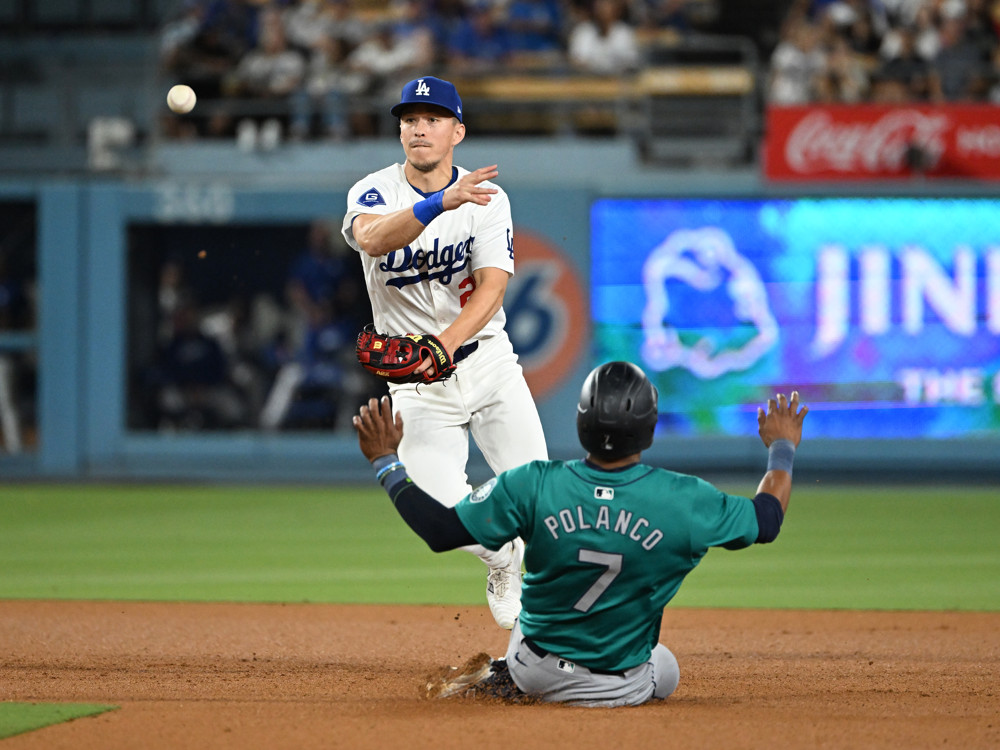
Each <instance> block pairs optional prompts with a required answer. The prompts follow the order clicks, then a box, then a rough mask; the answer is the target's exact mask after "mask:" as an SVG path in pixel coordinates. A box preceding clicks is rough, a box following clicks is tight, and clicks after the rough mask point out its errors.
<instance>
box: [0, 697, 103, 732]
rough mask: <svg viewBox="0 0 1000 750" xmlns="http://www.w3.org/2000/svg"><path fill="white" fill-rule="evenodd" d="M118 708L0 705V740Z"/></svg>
mask: <svg viewBox="0 0 1000 750" xmlns="http://www.w3.org/2000/svg"><path fill="white" fill-rule="evenodd" d="M116 708H118V706H106V705H102V704H98V703H17V702H10V701H4V702H2V703H0V739H4V738H7V737H13V736H14V735H15V734H23V733H24V732H30V731H32V730H33V729H41V728H42V727H47V726H49V725H51V724H59V723H60V722H63V721H70V720H71V719H79V718H81V717H83V716H95V715H96V714H102V713H104V712H105V711H113V710H115V709H116Z"/></svg>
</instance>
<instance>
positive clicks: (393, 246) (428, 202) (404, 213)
mask: <svg viewBox="0 0 1000 750" xmlns="http://www.w3.org/2000/svg"><path fill="white" fill-rule="evenodd" d="M498 174H499V172H498V171H497V165H496V164H494V165H492V166H489V167H481V168H479V169H477V170H476V171H475V172H469V173H468V174H465V175H462V177H461V178H460V179H459V180H456V182H455V184H453V185H451V186H450V187H448V188H446V189H444V190H439V191H438V192H436V193H432V194H431V195H429V196H428V197H427V198H425V199H424V200H422V201H419V202H418V203H416V204H415V205H414V206H412V207H409V208H401V209H399V210H398V211H393V212H392V213H388V214H359V215H358V216H357V217H356V218H355V219H354V222H353V223H352V224H351V232H352V233H353V234H354V239H355V240H356V241H357V243H358V246H359V247H360V248H361V249H362V250H363V251H364V252H365V253H366V254H367V255H370V256H371V257H373V258H379V257H381V256H383V255H388V254H389V253H391V252H394V251H395V250H399V249H400V248H403V247H406V246H407V245H409V244H410V243H411V242H413V241H414V240H416V239H417V237H419V236H420V234H421V233H422V232H423V231H424V229H425V228H426V227H427V225H428V224H430V223H431V222H432V221H434V219H435V218H437V217H438V216H440V215H441V214H442V213H444V212H445V211H453V210H454V209H456V208H458V207H459V206H461V205H463V204H465V203H476V204H478V205H480V206H485V205H486V204H487V203H489V202H490V200H491V199H492V197H493V196H494V195H496V194H497V193H498V192H499V191H498V190H497V189H496V188H494V187H483V186H482V185H480V183H482V182H485V181H486V180H491V179H493V178H494V177H496V176H497V175H498Z"/></svg>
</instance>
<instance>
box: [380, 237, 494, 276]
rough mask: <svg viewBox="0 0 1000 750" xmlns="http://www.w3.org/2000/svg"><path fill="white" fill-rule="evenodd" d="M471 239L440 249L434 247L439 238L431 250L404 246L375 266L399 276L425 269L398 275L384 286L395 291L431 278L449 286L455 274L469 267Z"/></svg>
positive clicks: (436, 238) (436, 245) (472, 239)
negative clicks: (411, 274)
mask: <svg viewBox="0 0 1000 750" xmlns="http://www.w3.org/2000/svg"><path fill="white" fill-rule="evenodd" d="M475 239H476V238H475V237H469V238H468V239H467V240H464V241H460V242H457V243H455V244H454V245H445V246H444V247H443V248H442V247H438V244H439V242H440V239H439V238H438V237H435V238H434V248H433V249H432V250H414V249H413V248H412V247H410V246H409V245H407V246H406V247H404V248H402V249H401V250H393V251H392V252H391V253H389V255H388V257H387V258H386V260H385V261H384V262H382V263H380V264H379V270H381V271H385V272H386V273H403V272H404V271H410V270H413V271H416V270H418V269H420V268H426V270H424V271H420V272H419V273H417V275H415V276H398V277H396V278H394V279H389V280H388V281H387V282H386V285H387V286H394V287H396V288H397V289H399V288H401V287H404V286H409V285H410V284H418V283H420V282H421V281H432V280H435V279H436V280H437V281H440V282H441V283H442V284H450V283H451V280H452V279H453V278H454V277H455V274H456V273H458V272H459V271H462V270H463V269H464V268H465V267H466V266H467V265H469V253H468V250H469V248H470V247H472V243H473V242H474V241H475ZM436 269H440V270H436Z"/></svg>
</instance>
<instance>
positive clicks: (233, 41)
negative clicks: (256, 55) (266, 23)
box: [195, 0, 268, 53]
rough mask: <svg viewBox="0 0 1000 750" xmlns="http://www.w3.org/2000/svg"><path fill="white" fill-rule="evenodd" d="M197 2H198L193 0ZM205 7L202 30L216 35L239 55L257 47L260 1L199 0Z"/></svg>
mask: <svg viewBox="0 0 1000 750" xmlns="http://www.w3.org/2000/svg"><path fill="white" fill-rule="evenodd" d="M195 1H198V0H195ZM201 2H202V3H203V4H204V5H205V16H204V19H203V21H202V28H203V29H204V30H206V31H210V32H212V33H213V34H217V35H218V36H219V37H220V39H221V40H222V41H223V43H224V44H225V45H226V46H227V47H232V48H233V49H237V50H239V51H240V52H241V53H242V52H246V51H247V50H249V49H252V48H253V47H254V46H256V45H257V40H258V38H259V36H260V34H259V24H260V15H261V12H262V11H264V10H266V9H268V4H267V3H266V2H264V1H262V0H201Z"/></svg>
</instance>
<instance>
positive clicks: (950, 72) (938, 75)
mask: <svg viewBox="0 0 1000 750" xmlns="http://www.w3.org/2000/svg"><path fill="white" fill-rule="evenodd" d="M966 28H967V27H966V19H965V15H964V12H958V11H955V12H953V14H951V15H949V16H947V17H945V18H944V19H943V20H942V23H941V50H940V51H939V52H938V54H937V56H936V57H935V58H934V60H933V62H932V63H931V76H930V80H931V92H932V96H933V98H934V99H935V100H936V101H952V102H953V101H968V100H976V99H983V98H984V97H985V95H986V90H987V88H988V84H987V81H988V74H987V70H986V65H987V60H988V57H987V56H986V53H985V52H984V50H983V49H982V47H981V46H980V45H979V44H978V43H977V42H976V40H975V39H973V38H972V37H970V36H969V35H968V34H967V33H966Z"/></svg>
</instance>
